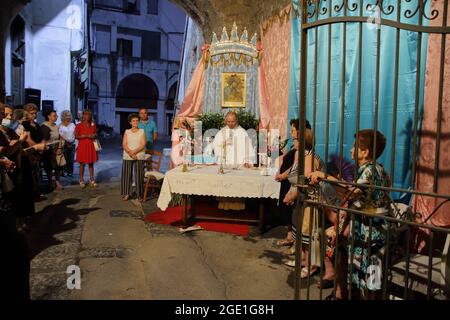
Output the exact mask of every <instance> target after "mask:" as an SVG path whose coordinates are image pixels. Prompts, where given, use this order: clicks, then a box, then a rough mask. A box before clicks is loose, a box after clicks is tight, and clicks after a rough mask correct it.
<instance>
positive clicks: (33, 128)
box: [22, 103, 46, 201]
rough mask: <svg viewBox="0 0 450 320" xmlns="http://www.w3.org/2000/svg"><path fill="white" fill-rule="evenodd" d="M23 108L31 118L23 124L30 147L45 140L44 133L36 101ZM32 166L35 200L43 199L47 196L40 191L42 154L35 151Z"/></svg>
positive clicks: (31, 159) (31, 158)
mask: <svg viewBox="0 0 450 320" xmlns="http://www.w3.org/2000/svg"><path fill="white" fill-rule="evenodd" d="M23 109H24V110H25V111H26V112H27V113H28V116H29V118H28V119H27V121H24V122H23V123H22V125H23V126H24V128H25V131H27V132H29V133H30V135H29V139H28V141H27V142H28V144H29V145H30V147H32V146H34V145H35V144H39V143H41V142H42V141H43V140H44V136H43V134H42V129H41V126H40V125H39V124H38V123H37V122H36V117H37V113H38V107H37V106H36V105H35V104H34V103H28V104H26V105H24V107H23ZM30 161H31V166H32V168H33V182H34V194H35V200H36V201H41V200H45V199H46V198H45V197H44V195H43V194H42V193H41V192H40V189H39V180H40V171H41V154H39V153H34V154H33V155H32V156H31V157H30Z"/></svg>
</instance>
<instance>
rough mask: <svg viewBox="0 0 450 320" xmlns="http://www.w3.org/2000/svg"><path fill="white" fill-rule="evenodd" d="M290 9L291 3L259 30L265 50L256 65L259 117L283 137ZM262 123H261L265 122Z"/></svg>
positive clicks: (286, 103) (284, 130) (289, 37)
mask: <svg viewBox="0 0 450 320" xmlns="http://www.w3.org/2000/svg"><path fill="white" fill-rule="evenodd" d="M290 12H291V5H289V6H288V7H286V8H285V9H283V10H282V11H281V12H280V13H279V14H278V15H276V16H275V17H272V18H270V19H269V20H268V21H266V22H264V23H263V25H262V30H261V34H262V37H261V45H262V48H263V49H264V53H263V54H262V59H261V65H260V68H259V72H260V75H259V76H260V81H259V82H260V83H259V88H260V104H261V108H260V112H261V120H262V121H265V122H269V121H270V122H269V123H268V125H269V128H270V129H279V130H280V136H281V139H285V138H286V126H287V117H288V104H289V78H290V77H289V71H290V68H289V67H290V46H291V40H290V39H291V23H290ZM261 124H262V125H263V126H264V122H262V123H261ZM264 127H265V126H264Z"/></svg>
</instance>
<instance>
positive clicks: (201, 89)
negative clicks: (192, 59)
mask: <svg viewBox="0 0 450 320" xmlns="http://www.w3.org/2000/svg"><path fill="white" fill-rule="evenodd" d="M209 47H210V46H209V45H204V46H203V47H202V51H203V57H202V59H200V62H199V63H198V65H197V67H196V68H195V71H194V73H193V75H192V80H191V82H190V83H189V86H188V88H187V90H186V95H185V97H184V100H183V103H182V104H181V107H180V112H179V113H178V114H177V117H180V118H194V117H195V116H197V115H198V114H200V113H202V111H203V105H204V102H205V70H206V63H207V58H208V50H209Z"/></svg>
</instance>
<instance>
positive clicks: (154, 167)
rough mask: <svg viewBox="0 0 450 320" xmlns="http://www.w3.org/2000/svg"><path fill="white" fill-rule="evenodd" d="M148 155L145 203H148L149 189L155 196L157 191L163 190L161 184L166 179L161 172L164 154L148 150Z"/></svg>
mask: <svg viewBox="0 0 450 320" xmlns="http://www.w3.org/2000/svg"><path fill="white" fill-rule="evenodd" d="M146 154H147V159H146V170H145V179H146V182H145V189H144V201H147V196H148V190H149V189H151V195H153V193H154V192H155V190H161V183H162V180H163V179H164V174H163V173H161V171H160V167H161V159H162V153H161V152H159V151H151V150H148V151H146Z"/></svg>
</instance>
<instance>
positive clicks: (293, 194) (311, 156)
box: [283, 133, 325, 279]
mask: <svg viewBox="0 0 450 320" xmlns="http://www.w3.org/2000/svg"><path fill="white" fill-rule="evenodd" d="M311 134H312V133H311ZM307 147H308V146H307ZM311 147H312V145H311ZM308 149H309V148H308ZM298 156H299V155H298V152H297V153H296V155H295V159H294V165H293V167H292V169H291V171H290V174H289V175H290V182H291V184H295V183H296V182H297V172H298ZM304 157H305V175H308V174H310V173H311V172H315V171H323V170H325V164H324V163H323V161H322V159H321V158H320V157H319V156H318V155H317V154H316V153H315V152H314V151H312V150H311V149H309V150H307V149H305V155H304ZM297 197H298V191H297V188H296V187H294V186H291V188H290V190H289V192H288V193H287V194H286V196H285V197H284V199H283V202H284V203H285V204H287V205H293V204H294V203H295V199H296V198H297ZM314 219H318V217H317V213H316V212H313V220H314ZM297 221H298V216H297V211H295V212H294V214H292V234H293V238H294V239H296V237H297V230H298V226H297ZM310 223H312V221H310V208H309V207H308V208H306V210H305V216H304V220H303V225H302V230H301V231H300V232H302V234H303V236H302V267H304V268H303V269H302V271H301V278H302V279H303V278H307V277H308V276H310V275H312V274H314V273H316V271H317V270H318V268H319V266H318V265H311V266H309V262H308V256H309V252H308V248H309V241H310V239H309V235H310V227H309V224H310ZM313 231H314V230H313ZM289 251H290V252H289V254H291V255H293V254H295V241H294V243H293V245H292V247H291V248H290V250H289ZM315 254H318V253H316V252H315ZM286 265H288V266H291V267H295V261H293V260H292V261H288V262H287V263H286Z"/></svg>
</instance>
